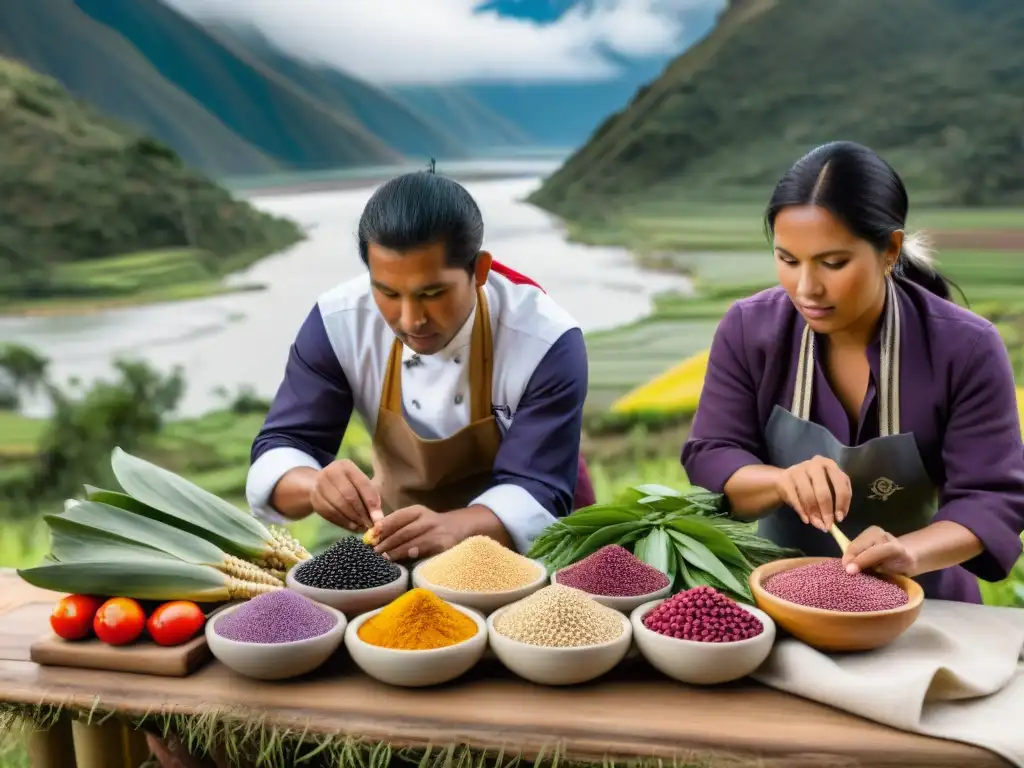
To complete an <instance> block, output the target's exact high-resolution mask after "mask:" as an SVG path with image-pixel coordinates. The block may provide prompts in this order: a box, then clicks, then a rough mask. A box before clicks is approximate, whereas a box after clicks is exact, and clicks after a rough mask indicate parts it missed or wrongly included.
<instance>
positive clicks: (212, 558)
mask: <svg viewBox="0 0 1024 768" xmlns="http://www.w3.org/2000/svg"><path fill="white" fill-rule="evenodd" d="M47 522H48V524H49V525H50V528H51V529H55V528H60V529H62V530H63V531H64V532H65V533H69V532H71V531H74V532H75V533H78V534H80V535H84V534H85V531H83V530H82V529H83V528H89V529H91V530H92V531H93V532H99V534H101V535H102V534H105V535H106V536H107V537H114V536H116V537H118V538H120V539H121V540H122V541H130V542H134V543H137V544H140V545H142V546H145V547H149V548H151V549H156V550H160V551H161V552H166V553H167V554H169V555H173V556H174V557H176V558H178V559H179V560H185V561H186V562H190V563H199V564H203V565H219V564H221V563H223V562H224V559H225V558H224V552H223V550H221V549H220V548H219V547H218V546H217V545H216V544H212V543H211V542H209V541H207V540H206V539H204V538H202V537H201V536H196V535H195V534H193V533H189V532H188V531H184V530H182V529H180V528H176V527H174V526H173V525H168V524H167V523H163V522H161V521H159V520H154V519H152V518H149V517H145V516H143V515H137V514H134V513H133V512H128V511H125V510H124V509H121V508H120V507H114V506H111V505H109V504H100V503H99V502H95V501H82V502H79V503H78V504H76V505H74V506H73V507H71V508H69V509H67V510H65V511H64V512H62V513H61V514H60V515H51V516H49V517H48V518H47ZM69 526H75V527H74V528H72V527H69ZM94 535H95V534H94Z"/></svg>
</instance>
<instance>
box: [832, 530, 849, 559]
mask: <svg viewBox="0 0 1024 768" xmlns="http://www.w3.org/2000/svg"><path fill="white" fill-rule="evenodd" d="M828 532H829V533H831V534H832V538H833V539H835V540H836V544H838V545H839V549H840V551H841V552H842V553H843V554H844V555H845V554H846V548H847V547H848V546H850V540H849V539H848V538H846V535H845V534H844V533H843V532H842V531H840V530H839V528H838V527H837V526H836V524H835V523H832V527H831V528H829V529H828Z"/></svg>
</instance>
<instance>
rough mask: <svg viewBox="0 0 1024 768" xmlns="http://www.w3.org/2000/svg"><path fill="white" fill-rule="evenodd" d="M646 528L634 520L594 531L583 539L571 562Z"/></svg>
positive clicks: (643, 524)
mask: <svg viewBox="0 0 1024 768" xmlns="http://www.w3.org/2000/svg"><path fill="white" fill-rule="evenodd" d="M647 527H648V526H647V523H644V522H642V521H639V520H634V521H633V522H630V523H619V524H618V525H609V526H608V527H606V528H602V529H600V530H598V531H595V532H594V533H592V534H590V535H589V536H587V538H586V539H584V540H583V542H582V543H581V544H580V545H579V546H578V547H577V548H576V549H575V550H574V551H573V553H572V558H571V562H574V563H575V562H577V561H578V560H581V559H583V558H584V557H586V556H587V555H589V554H591V553H593V552H596V551H597V550H599V549H600V548H601V547H604V546H606V545H608V544H618V543H619V542H620V541H621V539H622V538H623V537H624V536H627V535H628V534H630V533H632V532H633V531H637V530H641V529H643V528H647Z"/></svg>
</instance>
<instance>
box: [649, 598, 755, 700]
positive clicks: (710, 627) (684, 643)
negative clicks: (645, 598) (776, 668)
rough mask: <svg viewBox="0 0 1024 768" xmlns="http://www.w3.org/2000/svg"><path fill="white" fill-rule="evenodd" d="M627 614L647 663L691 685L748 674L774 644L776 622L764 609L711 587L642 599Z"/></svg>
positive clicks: (737, 678) (713, 682)
mask: <svg viewBox="0 0 1024 768" xmlns="http://www.w3.org/2000/svg"><path fill="white" fill-rule="evenodd" d="M629 618H630V623H631V624H632V625H633V637H634V638H635V639H636V645H637V648H639V649H640V654H641V655H642V656H643V657H644V658H645V659H647V661H648V663H650V665H651V666H652V667H654V668H655V669H657V670H658V671H659V672H661V673H662V674H665V675H667V676H668V677H671V678H673V679H675V680H679V681H680V682H683V683H689V684H690V685H718V684H720V683H728V682H731V681H733V680H739V679H740V678H743V677H746V676H747V675H749V674H751V673H752V672H754V671H755V670H756V669H757V668H758V667H760V666H761V665H762V664H763V663H764V660H765V659H767V658H768V654H769V653H771V650H772V646H773V645H774V644H775V623H774V622H773V621H772V619H771V617H770V616H768V614H766V613H765V612H764V611H761V610H759V609H757V608H754V607H752V606H749V605H743V604H742V603H738V602H736V601H735V600H733V599H732V598H730V597H727V596H726V595H723V594H722V593H720V592H718V591H717V590H715V589H713V588H711V587H695V588H693V589H687V590H685V591H683V592H679V593H678V594H675V595H673V596H672V597H670V598H667V599H664V600H652V601H650V602H648V603H644V604H643V605H639V606H637V607H636V608H635V609H634V610H633V612H632V614H630V617H629Z"/></svg>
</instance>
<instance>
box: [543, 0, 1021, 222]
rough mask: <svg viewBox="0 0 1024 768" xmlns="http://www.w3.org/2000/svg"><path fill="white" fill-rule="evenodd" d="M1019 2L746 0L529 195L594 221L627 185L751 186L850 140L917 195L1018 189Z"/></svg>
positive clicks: (999, 193) (741, 190)
mask: <svg viewBox="0 0 1024 768" xmlns="http://www.w3.org/2000/svg"><path fill="white" fill-rule="evenodd" d="M1022 47H1024V5H1022V4H1021V3H1014V2H1009V3H1008V2H1004V1H1003V0H975V1H974V2H963V0H900V2H898V3H893V2H890V0H774V1H772V0H746V1H745V2H737V1H735V0H734V2H732V3H731V5H730V8H729V10H728V12H727V13H726V14H725V15H724V16H723V18H722V20H721V21H720V23H719V25H718V27H717V28H716V29H715V30H714V31H713V32H712V33H711V35H710V36H709V37H708V38H706V39H705V40H704V41H703V42H701V43H699V44H698V45H696V46H694V47H693V48H691V49H690V50H688V51H687V52H686V53H684V54H683V55H682V56H681V57H679V58H678V59H677V60H676V61H674V62H673V63H672V64H671V65H669V66H668V67H667V68H666V70H665V73H664V74H663V75H662V77H661V78H659V79H658V80H656V81H655V82H653V83H652V84H651V85H650V86H649V87H648V88H647V89H646V90H645V91H644V92H643V93H641V94H639V95H638V96H637V98H636V99H635V100H634V102H633V103H632V104H631V105H630V107H629V108H628V109H626V110H624V111H623V112H621V113H619V114H618V115H616V116H614V117H613V118H611V119H610V120H609V121H608V122H607V123H606V124H605V125H604V126H602V128H601V130H600V131H598V133H597V134H596V135H595V136H594V138H593V139H592V140H591V141H590V143H588V144H587V145H586V146H584V147H582V148H581V149H580V150H579V151H577V152H576V154H575V155H574V156H573V157H572V158H571V159H570V160H569V161H568V162H567V163H566V164H565V165H564V166H563V167H562V168H561V169H560V170H559V171H558V172H556V173H555V174H554V175H553V176H551V178H549V179H548V180H547V182H546V183H545V184H544V186H543V187H542V188H541V189H540V190H538V191H537V193H536V194H535V195H534V196H533V198H532V200H533V202H535V203H537V204H538V205H541V206H543V207H545V208H548V209H550V210H553V211H556V212H558V213H559V214H561V215H564V216H565V217H567V218H569V219H573V220H576V221H577V222H580V223H583V224H586V225H591V224H595V223H596V224H598V225H600V223H601V222H603V221H605V220H607V219H608V218H610V217H615V216H616V215H617V214H618V213H620V212H621V211H622V209H623V208H624V207H625V206H628V205H630V204H632V203H634V202H636V201H638V200H657V199H659V198H662V199H664V198H666V197H667V198H670V199H672V198H674V199H677V200H678V198H679V197H680V194H681V190H685V193H684V195H685V196H686V197H688V198H691V199H694V200H697V199H702V200H707V199H708V198H711V197H719V198H722V199H729V198H733V199H742V198H744V197H746V198H749V197H750V194H751V190H752V189H753V190H760V193H759V197H762V198H763V197H765V196H766V194H767V190H769V189H770V188H771V186H772V185H773V184H774V183H775V181H776V180H777V179H778V177H779V176H780V175H781V174H782V172H783V171H785V169H786V168H788V167H789V165H790V164H791V163H792V162H793V161H794V160H796V159H797V157H799V156H800V155H801V154H803V153H804V152H806V151H807V150H809V149H811V148H812V147H814V146H816V145H818V144H821V143H824V142H828V141H832V140H836V139H851V140H854V141H859V142H862V143H865V144H868V145H870V146H872V147H873V148H875V149H876V150H878V151H880V152H881V153H883V155H884V156H885V157H886V158H887V159H888V160H889V161H890V162H891V163H892V164H893V165H894V166H895V167H896V168H897V169H898V170H899V171H900V173H901V175H902V176H903V177H904V180H905V181H906V182H907V185H908V187H909V189H910V193H911V198H912V200H914V201H915V202H916V203H923V202H928V203H932V204H952V205H993V204H1013V203H1020V202H1021V201H1024V175H1022V174H1021V173H1020V172H1019V169H1020V168H1022V167H1024V136H1022V135H1021V131H1020V127H1019V123H1020V115H1021V114H1024V65H1022V63H1021V58H1020V55H1019V51H1020V50H1021V49H1022Z"/></svg>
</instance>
